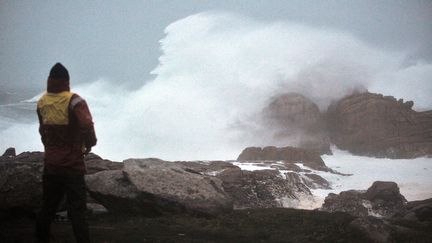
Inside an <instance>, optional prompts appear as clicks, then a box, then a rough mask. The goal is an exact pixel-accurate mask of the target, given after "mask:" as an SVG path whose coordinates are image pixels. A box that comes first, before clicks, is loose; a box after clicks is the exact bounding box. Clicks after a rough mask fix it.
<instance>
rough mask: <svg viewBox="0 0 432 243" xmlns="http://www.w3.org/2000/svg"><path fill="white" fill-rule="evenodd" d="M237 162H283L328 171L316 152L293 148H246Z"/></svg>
mask: <svg viewBox="0 0 432 243" xmlns="http://www.w3.org/2000/svg"><path fill="white" fill-rule="evenodd" d="M237 160H238V161H246V162H247V161H284V162H287V163H303V164H304V165H305V166H308V167H310V168H312V169H315V170H322V171H329V168H328V167H327V166H326V165H325V163H324V161H323V160H322V159H321V156H320V154H319V153H318V152H316V151H314V150H307V149H301V148H294V147H289V146H288V147H282V148H278V147H273V146H269V147H264V148H260V147H248V148H246V149H244V150H243V151H242V152H241V154H240V155H239V157H238V158H237Z"/></svg>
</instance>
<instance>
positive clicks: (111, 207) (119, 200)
mask: <svg viewBox="0 0 432 243" xmlns="http://www.w3.org/2000/svg"><path fill="white" fill-rule="evenodd" d="M85 180H86V185H87V190H88V192H89V194H90V196H91V197H92V198H93V199H95V200H96V201H97V202H98V203H100V204H102V205H103V206H104V207H105V208H107V209H108V211H111V212H116V213H126V214H127V213H131V212H132V213H140V214H144V215H155V214H158V211H157V210H156V209H154V208H153V207H154V204H152V203H150V202H148V201H146V200H144V199H142V198H140V197H139V191H138V190H137V188H136V187H135V186H134V185H133V184H132V183H131V182H130V181H129V180H128V179H127V178H126V176H125V175H124V172H123V171H121V170H107V171H101V172H98V173H94V174H90V175H86V176H85Z"/></svg>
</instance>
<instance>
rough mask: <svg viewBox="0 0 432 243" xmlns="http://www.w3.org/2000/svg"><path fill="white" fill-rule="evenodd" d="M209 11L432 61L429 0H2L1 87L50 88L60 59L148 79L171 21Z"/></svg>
mask: <svg viewBox="0 0 432 243" xmlns="http://www.w3.org/2000/svg"><path fill="white" fill-rule="evenodd" d="M209 10H222V11H230V12H234V13H237V14H242V15H245V16H248V17H250V18H252V19H257V20H260V21H293V22H297V23H302V24H306V25H309V26H313V27H316V28H333V29H337V30H342V31H346V32H349V33H352V34H353V35H355V36H357V37H358V38H360V39H362V40H364V41H366V42H368V43H370V44H371V45H374V46H377V47H379V48H383V49H386V50H389V51H404V52H408V53H410V54H409V55H408V57H407V63H416V62H431V61H432V45H431V41H432V24H431V23H432V1H430V0H429V1H426V0H425V1H414V0H407V1H397V0H391V1H305V0H300V1H288V0H285V1H269V0H262V1H261V0H247V1H241V0H233V1H227V0H225V1H223V0H214V1H204V0H179V1H168V0H167V1H156V0H155V1H18V0H16V1H6V0H0V91H12V92H23V91H26V93H39V92H41V91H43V90H44V88H45V85H46V78H47V75H48V72H49V69H50V68H51V66H52V65H53V64H54V63H55V62H58V61H60V62H62V63H63V64H64V65H65V66H66V67H67V68H68V69H69V72H70V76H71V81H72V83H73V84H74V83H82V82H90V81H94V80H95V79H98V78H105V79H107V80H111V81H112V82H116V83H118V84H119V85H125V86H127V87H130V88H134V87H138V86H141V85H142V84H143V83H144V82H145V81H146V80H149V79H151V78H152V77H151V75H150V74H149V72H150V71H151V70H152V69H154V68H155V67H156V65H157V64H158V57H159V56H160V50H159V43H158V41H159V40H160V39H162V38H163V37H164V29H165V27H166V26H167V25H169V24H170V23H172V22H174V21H176V20H178V19H181V18H184V17H186V16H189V15H191V14H195V13H199V12H202V11H209ZM1 93H2V92H0V94H1Z"/></svg>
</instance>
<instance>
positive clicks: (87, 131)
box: [36, 63, 96, 243]
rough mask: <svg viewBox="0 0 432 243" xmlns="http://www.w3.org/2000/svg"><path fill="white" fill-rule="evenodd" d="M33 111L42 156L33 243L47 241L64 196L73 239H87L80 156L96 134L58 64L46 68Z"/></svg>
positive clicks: (82, 104) (85, 109)
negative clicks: (39, 204) (40, 199)
mask: <svg viewBox="0 0 432 243" xmlns="http://www.w3.org/2000/svg"><path fill="white" fill-rule="evenodd" d="M37 114H38V118H39V125H40V126H39V133H40V135H41V139H42V143H43V145H44V147H45V155H44V172H43V177H42V178H43V179H42V184H43V202H42V210H41V211H40V213H39V215H38V217H37V222H36V238H37V241H36V242H49V240H50V226H51V222H52V221H53V218H54V216H55V213H56V210H57V208H58V206H59V204H60V202H61V201H62V199H63V197H64V196H66V201H67V208H68V215H69V217H70V220H71V222H72V228H73V231H74V235H75V239H76V241H77V242H80V243H81V242H90V239H89V230H88V224H87V222H86V219H85V212H86V187H85V181H84V174H85V173H86V167H85V164H84V155H86V154H88V153H89V152H90V150H91V148H92V147H93V146H95V145H96V134H95V131H94V127H93V121H92V116H91V114H90V111H89V108H88V106H87V103H86V101H85V100H84V99H83V98H81V97H80V96H79V95H77V94H74V93H71V92H70V88H69V73H68V71H67V69H66V68H65V67H64V66H63V65H62V64H61V63H57V64H55V65H54V66H53V67H52V69H51V71H50V74H49V77H48V85H47V92H46V93H45V94H44V95H43V96H42V97H41V98H40V99H39V101H38V103H37Z"/></svg>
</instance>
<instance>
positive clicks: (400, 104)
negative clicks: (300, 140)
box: [327, 93, 432, 159]
mask: <svg viewBox="0 0 432 243" xmlns="http://www.w3.org/2000/svg"><path fill="white" fill-rule="evenodd" d="M413 104H414V103H413V102H412V101H407V102H404V101H403V100H402V99H400V100H396V99H395V98H394V97H391V96H383V95H380V94H373V93H356V94H352V95H350V96H348V97H345V98H343V99H342V100H340V101H338V102H336V103H333V104H332V105H331V106H330V107H329V108H328V112H327V119H328V120H327V121H328V126H329V129H330V132H329V133H330V136H331V141H332V142H333V143H334V144H336V145H337V146H338V147H339V148H341V149H344V150H348V151H350V152H351V153H354V154H357V155H367V156H374V157H388V158H394V159H397V158H416V157H421V156H426V155H429V156H430V155H432V111H427V112H416V111H414V110H412V106H413Z"/></svg>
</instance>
